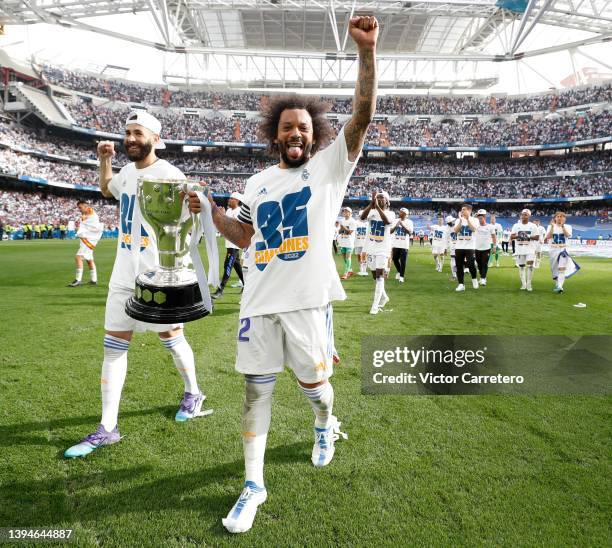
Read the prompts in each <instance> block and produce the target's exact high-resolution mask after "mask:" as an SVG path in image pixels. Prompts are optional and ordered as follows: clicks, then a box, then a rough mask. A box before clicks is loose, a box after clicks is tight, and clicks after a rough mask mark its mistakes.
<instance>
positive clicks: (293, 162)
mask: <svg viewBox="0 0 612 548" xmlns="http://www.w3.org/2000/svg"><path fill="white" fill-rule="evenodd" d="M300 144H301V145H302V146H303V148H302V154H301V155H300V156H299V157H298V158H291V157H290V156H289V154H287V148H289V142H288V141H279V143H278V148H279V151H280V156H281V158H282V160H283V162H285V164H287V165H288V166H289V167H300V166H301V165H304V164H305V163H306V162H307V161H308V160H310V156H311V150H312V144H303V143H300Z"/></svg>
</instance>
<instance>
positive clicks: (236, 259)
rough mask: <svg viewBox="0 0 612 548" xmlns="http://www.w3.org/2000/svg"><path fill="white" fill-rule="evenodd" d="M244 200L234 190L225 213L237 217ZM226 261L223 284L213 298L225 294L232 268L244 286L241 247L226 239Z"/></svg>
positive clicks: (232, 217) (230, 216) (233, 217)
mask: <svg viewBox="0 0 612 548" xmlns="http://www.w3.org/2000/svg"><path fill="white" fill-rule="evenodd" d="M241 200H242V194H240V193H239V192H232V194H231V196H230V197H229V200H228V201H227V211H226V212H225V214H226V215H227V216H228V217H229V218H230V219H236V218H237V217H238V213H239V212H240V202H241ZM225 249H226V253H225V263H224V264H223V278H222V279H221V284H220V285H219V287H218V288H217V291H215V292H214V293H213V294H212V295H211V297H212V298H213V299H218V298H219V297H221V295H223V290H224V289H225V286H226V285H227V282H228V280H229V278H230V276H231V275H232V269H234V270H235V271H236V274H238V278H239V279H240V283H241V284H242V286H243V287H244V277H243V275H242V266H241V265H240V248H239V247H238V246H237V245H236V244H234V243H233V242H231V241H230V240H228V239H227V238H226V239H225Z"/></svg>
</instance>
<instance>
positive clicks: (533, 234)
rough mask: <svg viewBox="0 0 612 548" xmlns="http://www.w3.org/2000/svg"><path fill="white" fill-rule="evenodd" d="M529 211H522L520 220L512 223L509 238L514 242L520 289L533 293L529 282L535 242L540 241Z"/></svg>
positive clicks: (531, 275)
mask: <svg viewBox="0 0 612 548" xmlns="http://www.w3.org/2000/svg"><path fill="white" fill-rule="evenodd" d="M530 217H531V211H530V210H529V209H523V211H521V219H520V221H519V222H518V223H514V225H513V227H512V231H511V234H510V238H511V239H512V241H513V242H516V264H517V265H518V267H519V276H520V278H521V289H526V290H527V291H533V288H532V287H531V280H532V279H533V262H534V260H535V242H536V241H538V240H539V239H540V233H539V231H538V227H537V226H536V225H535V223H532V222H531V221H530V220H529V218H530Z"/></svg>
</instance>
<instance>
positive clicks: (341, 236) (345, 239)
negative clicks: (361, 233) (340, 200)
mask: <svg viewBox="0 0 612 548" xmlns="http://www.w3.org/2000/svg"><path fill="white" fill-rule="evenodd" d="M352 214H353V210H352V209H351V208H350V207H343V208H342V219H341V220H340V228H339V229H338V243H339V244H340V253H342V258H343V260H344V273H343V274H342V276H340V279H341V280H346V279H347V278H349V277H350V276H352V275H353V266H352V258H351V257H352V255H353V248H354V247H355V230H356V229H357V223H356V222H355V219H353V217H352V216H351V215H352Z"/></svg>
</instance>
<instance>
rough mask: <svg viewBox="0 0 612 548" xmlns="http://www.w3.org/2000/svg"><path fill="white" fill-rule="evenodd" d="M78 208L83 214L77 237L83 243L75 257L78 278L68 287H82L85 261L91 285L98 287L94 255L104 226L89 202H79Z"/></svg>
mask: <svg viewBox="0 0 612 548" xmlns="http://www.w3.org/2000/svg"><path fill="white" fill-rule="evenodd" d="M77 207H78V208H79V211H80V212H81V222H80V224H79V229H78V230H77V236H78V237H79V239H80V240H81V243H80V245H79V250H78V251H77V254H76V255H75V257H74V260H75V262H76V276H75V278H74V280H73V281H72V283H69V284H68V287H76V286H77V285H81V280H82V279H83V259H85V260H86V261H87V266H88V267H89V283H90V284H91V285H97V283H98V272H97V270H96V263H95V262H94V258H93V254H94V249H95V248H96V245H97V244H98V242H99V241H100V238H101V237H102V231H103V229H104V226H103V225H102V223H101V222H100V219H98V214H97V213H96V212H95V211H94V210H93V208H91V207H90V206H89V205H88V204H87V202H83V201H79V202H77Z"/></svg>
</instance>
